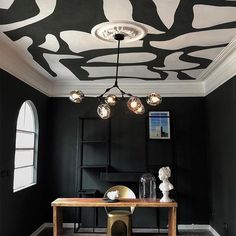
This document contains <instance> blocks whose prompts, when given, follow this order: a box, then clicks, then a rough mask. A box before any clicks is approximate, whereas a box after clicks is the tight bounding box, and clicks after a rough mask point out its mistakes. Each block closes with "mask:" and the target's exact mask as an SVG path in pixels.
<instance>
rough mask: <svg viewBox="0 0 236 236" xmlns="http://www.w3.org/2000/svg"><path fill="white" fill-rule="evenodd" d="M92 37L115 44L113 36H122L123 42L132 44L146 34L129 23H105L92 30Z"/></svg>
mask: <svg viewBox="0 0 236 236" xmlns="http://www.w3.org/2000/svg"><path fill="white" fill-rule="evenodd" d="M91 33H92V35H93V36H95V37H97V38H99V39H101V40H103V41H107V42H116V39H114V37H115V35H117V34H122V35H124V40H123V41H124V42H134V41H137V40H140V39H142V38H143V37H144V36H145V35H146V34H147V31H146V29H145V28H144V27H143V26H142V25H140V24H138V23H136V22H131V21H117V22H105V23H101V24H98V25H96V26H94V27H93V28H92V31H91Z"/></svg>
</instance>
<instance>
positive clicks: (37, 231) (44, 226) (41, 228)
mask: <svg viewBox="0 0 236 236" xmlns="http://www.w3.org/2000/svg"><path fill="white" fill-rule="evenodd" d="M48 227H52V223H43V224H42V225H41V226H39V227H38V228H37V229H36V230H35V231H34V232H33V233H32V234H31V235H30V236H37V235H39V233H40V232H42V231H43V230H44V229H46V228H48Z"/></svg>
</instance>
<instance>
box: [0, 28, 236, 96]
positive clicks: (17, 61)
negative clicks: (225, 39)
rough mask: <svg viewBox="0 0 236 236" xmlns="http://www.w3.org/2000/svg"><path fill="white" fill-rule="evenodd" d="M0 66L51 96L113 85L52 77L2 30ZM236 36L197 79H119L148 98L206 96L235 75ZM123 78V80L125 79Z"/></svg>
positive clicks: (126, 87)
mask: <svg viewBox="0 0 236 236" xmlns="http://www.w3.org/2000/svg"><path fill="white" fill-rule="evenodd" d="M0 54H1V57H0V68H2V69H4V70H5V71H7V72H9V73H10V74H12V75H13V76H15V77H16V78H18V79H20V80H22V81H23V82H25V83H26V84H28V85H30V86H31V87H33V88H35V89H37V90H39V91H40V92H42V93H44V94H45V95H47V96H49V97H67V96H68V94H69V93H70V91H72V90H75V89H80V90H82V91H83V92H84V94H85V95H86V96H91V97H95V96H98V95H100V94H101V93H102V92H104V90H105V89H106V88H107V87H109V86H112V85H113V83H114V80H99V81H98V80H97V81H80V80H63V81H62V80H60V79H55V78H52V77H51V76H50V75H49V74H48V73H47V72H46V71H45V70H44V69H43V68H41V67H40V66H39V65H38V64H37V63H36V62H35V61H34V60H33V59H32V58H31V60H29V58H27V57H26V58H25V57H24V56H22V55H24V54H22V51H21V49H20V48H18V47H16V46H15V44H14V42H12V41H11V40H10V39H9V38H8V37H7V36H6V35H5V34H3V33H2V32H0ZM235 65H236V38H234V39H233V40H232V41H231V42H230V43H229V45H228V46H227V47H226V48H225V49H224V50H223V51H222V52H221V53H220V54H219V56H218V57H217V58H216V59H215V60H214V61H213V62H212V63H211V64H210V66H209V67H208V68H207V69H205V70H204V71H203V73H202V74H201V75H200V76H199V77H198V78H197V80H196V81H180V80H176V81H170V80H169V81H143V80H138V79H136V80H130V79H129V80H126V81H119V86H120V87H121V88H122V89H124V90H125V91H127V92H129V93H132V94H134V95H137V96H141V97H145V96H147V94H149V93H151V92H159V93H160V94H161V96H162V97H204V96H207V95H208V94H209V93H211V92H212V91H214V90H215V89H216V88H218V87H219V86H220V85H222V84H223V83H224V82H226V81H227V80H229V79H230V78H232V77H233V76H234V75H236V67H235ZM122 80H123V79H122Z"/></svg>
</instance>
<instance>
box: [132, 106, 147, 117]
mask: <svg viewBox="0 0 236 236" xmlns="http://www.w3.org/2000/svg"><path fill="white" fill-rule="evenodd" d="M144 112H145V108H144V105H143V104H141V106H140V107H138V109H137V110H135V111H134V113H135V114H137V115H142V114H144Z"/></svg>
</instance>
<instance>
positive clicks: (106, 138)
mask: <svg viewBox="0 0 236 236" xmlns="http://www.w3.org/2000/svg"><path fill="white" fill-rule="evenodd" d="M89 122H93V123H94V122H97V125H96V126H94V124H93V125H92V126H91V125H89ZM91 127H93V129H91ZM94 127H96V128H94ZM110 129H111V121H110V120H101V119H99V118H79V121H78V130H77V159H76V181H75V183H76V186H75V197H97V196H100V194H101V193H100V191H99V189H87V188H86V187H84V186H83V172H84V171H93V172H94V171H97V172H98V174H99V173H101V172H105V173H107V172H108V170H109V166H110V159H111V140H110V136H111V130H110ZM101 147H102V155H101V156H102V157H104V156H105V159H104V160H103V162H100V163H95V162H94V160H93V159H91V160H90V161H89V163H86V160H89V158H91V156H92V154H89V153H88V152H86V148H87V149H93V150H94V152H95V154H96V157H98V156H99V151H97V150H99V148H101ZM100 151H101V150H100ZM97 159H99V158H97ZM81 210H82V209H80V208H76V210H75V221H74V231H75V232H78V231H79V229H80V227H81V225H82V222H81ZM96 227H97V209H96V208H94V210H93V231H94V228H96Z"/></svg>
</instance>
